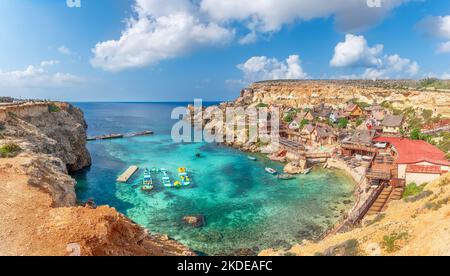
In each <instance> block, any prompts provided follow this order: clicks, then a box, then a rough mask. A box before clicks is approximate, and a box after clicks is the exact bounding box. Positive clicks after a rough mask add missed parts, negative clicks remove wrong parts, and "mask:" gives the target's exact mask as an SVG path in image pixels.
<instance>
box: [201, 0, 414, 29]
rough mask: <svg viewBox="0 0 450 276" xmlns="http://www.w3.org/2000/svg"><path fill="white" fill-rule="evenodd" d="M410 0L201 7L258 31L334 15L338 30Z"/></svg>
mask: <svg viewBox="0 0 450 276" xmlns="http://www.w3.org/2000/svg"><path fill="white" fill-rule="evenodd" d="M406 2H409V0H384V1H383V4H382V6H381V7H379V8H370V7H369V6H368V5H367V1H365V0H362V1H361V0H341V1H329V0H314V1H311V0H284V1H279V0H259V1H242V0H227V1H223V0H202V1H201V4H200V6H201V10H202V11H204V12H205V13H207V14H208V15H209V16H210V17H211V18H212V19H213V20H215V21H221V22H227V21H241V22H244V23H246V22H251V23H252V27H253V30H257V31H259V32H273V31H278V30H279V29H280V28H281V27H282V26H283V25H285V24H290V23H294V22H296V21H299V20H311V19H314V18H322V17H330V16H334V18H335V21H336V24H337V26H338V28H339V29H341V30H344V31H355V30H361V29H364V28H366V27H368V26H370V25H372V24H374V23H376V22H378V21H379V20H381V19H382V18H383V17H385V16H386V15H387V14H388V13H389V11H391V10H392V9H394V8H396V7H397V6H399V5H401V4H403V3H406Z"/></svg>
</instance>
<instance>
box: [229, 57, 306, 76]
mask: <svg viewBox="0 0 450 276" xmlns="http://www.w3.org/2000/svg"><path fill="white" fill-rule="evenodd" d="M237 68H238V69H239V70H241V71H242V72H243V73H244V80H242V81H228V83H233V82H234V83H236V82H240V83H250V82H255V81H261V80H277V79H306V78H308V74H306V73H305V72H304V71H303V68H302V66H301V61H300V57H299V56H298V55H291V56H289V57H288V58H287V59H286V60H285V61H279V60H278V59H276V58H268V57H265V56H258V57H252V58H250V59H249V60H247V61H246V62H245V63H243V64H239V65H238V66H237Z"/></svg>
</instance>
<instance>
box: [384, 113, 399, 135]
mask: <svg viewBox="0 0 450 276" xmlns="http://www.w3.org/2000/svg"><path fill="white" fill-rule="evenodd" d="M403 118H404V117H403V115H386V117H385V118H384V120H383V122H381V127H382V128H383V133H385V134H391V135H398V134H400V131H401V130H402V127H403Z"/></svg>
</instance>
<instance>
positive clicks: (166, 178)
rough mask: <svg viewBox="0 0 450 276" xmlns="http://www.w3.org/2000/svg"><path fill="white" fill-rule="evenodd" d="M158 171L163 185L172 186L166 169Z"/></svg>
mask: <svg viewBox="0 0 450 276" xmlns="http://www.w3.org/2000/svg"><path fill="white" fill-rule="evenodd" d="M160 172H161V173H162V175H163V176H162V178H161V181H162V184H163V185H164V187H167V188H171V187H173V185H172V182H170V177H169V175H168V174H167V170H166V169H161V170H160Z"/></svg>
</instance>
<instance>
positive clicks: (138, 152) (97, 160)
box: [75, 103, 354, 255]
mask: <svg viewBox="0 0 450 276" xmlns="http://www.w3.org/2000/svg"><path fill="white" fill-rule="evenodd" d="M75 105H76V106H78V107H80V108H81V109H82V110H83V111H84V113H85V117H86V121H87V122H88V125H89V130H88V133H89V135H98V134H107V133H127V132H136V131H142V130H148V129H149V130H153V131H155V135H153V136H146V137H134V138H127V139H121V140H111V141H95V142H90V143H89V144H88V148H89V151H90V152H91V155H92V158H93V165H92V167H91V168H90V169H89V170H87V171H85V172H83V173H79V174H77V175H76V179H77V182H78V184H77V195H78V198H79V200H80V201H85V200H87V199H89V198H93V199H94V200H95V202H96V203H97V204H100V205H103V204H107V205H110V206H112V207H115V208H116V209H117V210H118V211H120V212H122V213H124V214H126V215H127V216H128V217H130V218H131V219H132V220H134V221H135V222H137V223H139V224H141V225H143V226H144V227H147V228H148V229H149V230H150V231H151V232H152V233H161V234H168V235H169V236H170V237H172V238H174V239H176V240H179V241H181V242H183V243H184V244H186V245H188V246H189V247H191V248H192V249H194V250H197V251H198V252H202V253H204V254H208V255H217V254H232V253H233V252H236V251H238V250H242V249H246V250H248V249H251V250H253V251H254V252H258V251H260V250H262V249H266V248H287V247H289V246H291V245H293V244H295V243H298V242H299V241H301V240H303V239H311V238H315V237H317V236H319V235H320V234H322V233H323V232H325V231H326V230H327V229H328V228H329V227H331V226H332V225H333V224H334V223H336V221H337V220H338V219H339V217H340V215H341V213H342V212H343V211H344V210H346V209H347V208H349V207H350V206H349V203H348V204H347V205H346V204H344V201H347V200H352V199H353V198H352V193H353V189H354V183H353V182H352V181H351V180H350V179H349V178H348V177H347V176H346V175H344V174H342V173H340V172H336V171H327V170H323V169H315V170H314V171H313V172H312V173H311V174H310V175H307V176H299V177H298V178H297V179H295V180H292V181H280V180H277V179H276V178H275V177H273V176H271V175H268V174H267V173H265V171H264V168H265V167H267V166H270V167H273V168H276V169H279V170H281V169H282V165H281V164H278V163H274V162H271V161H269V160H268V159H266V158H264V157H263V156H258V161H257V162H253V161H249V160H248V159H247V154H246V153H242V152H240V151H237V150H235V149H231V148H228V147H225V146H219V145H215V144H204V143H199V144H194V143H193V144H175V143H174V142H173V141H172V140H171V137H170V131H171V128H172V125H173V123H175V122H176V121H172V120H171V119H170V113H171V111H172V109H173V108H174V107H177V106H185V105H186V103H76V104H75ZM196 153H201V154H202V157H201V158H196V157H195V154H196ZM130 165H139V166H140V168H141V170H140V171H139V173H138V174H136V177H135V178H134V179H132V181H131V183H130V184H119V183H116V181H115V179H116V178H117V176H118V175H119V174H121V173H122V172H123V171H124V170H125V169H127V167H128V166H130ZM181 166H184V167H187V168H188V169H189V170H190V171H191V174H192V179H193V185H192V186H191V187H189V188H184V189H179V190H173V189H167V188H164V187H162V186H161V185H160V183H159V182H158V181H156V182H157V183H156V189H155V190H154V191H152V192H150V193H146V192H142V191H141V190H140V189H139V188H138V185H139V182H140V181H141V177H142V169H143V168H145V167H148V168H153V167H158V168H162V167H164V168H166V169H168V170H169V171H170V172H172V173H173V175H176V170H177V168H178V167H181ZM195 214H202V215H205V216H206V220H207V224H206V226H205V227H203V228H198V229H195V228H191V227H188V226H185V225H183V224H182V223H181V218H182V217H183V216H185V215H195Z"/></svg>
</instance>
